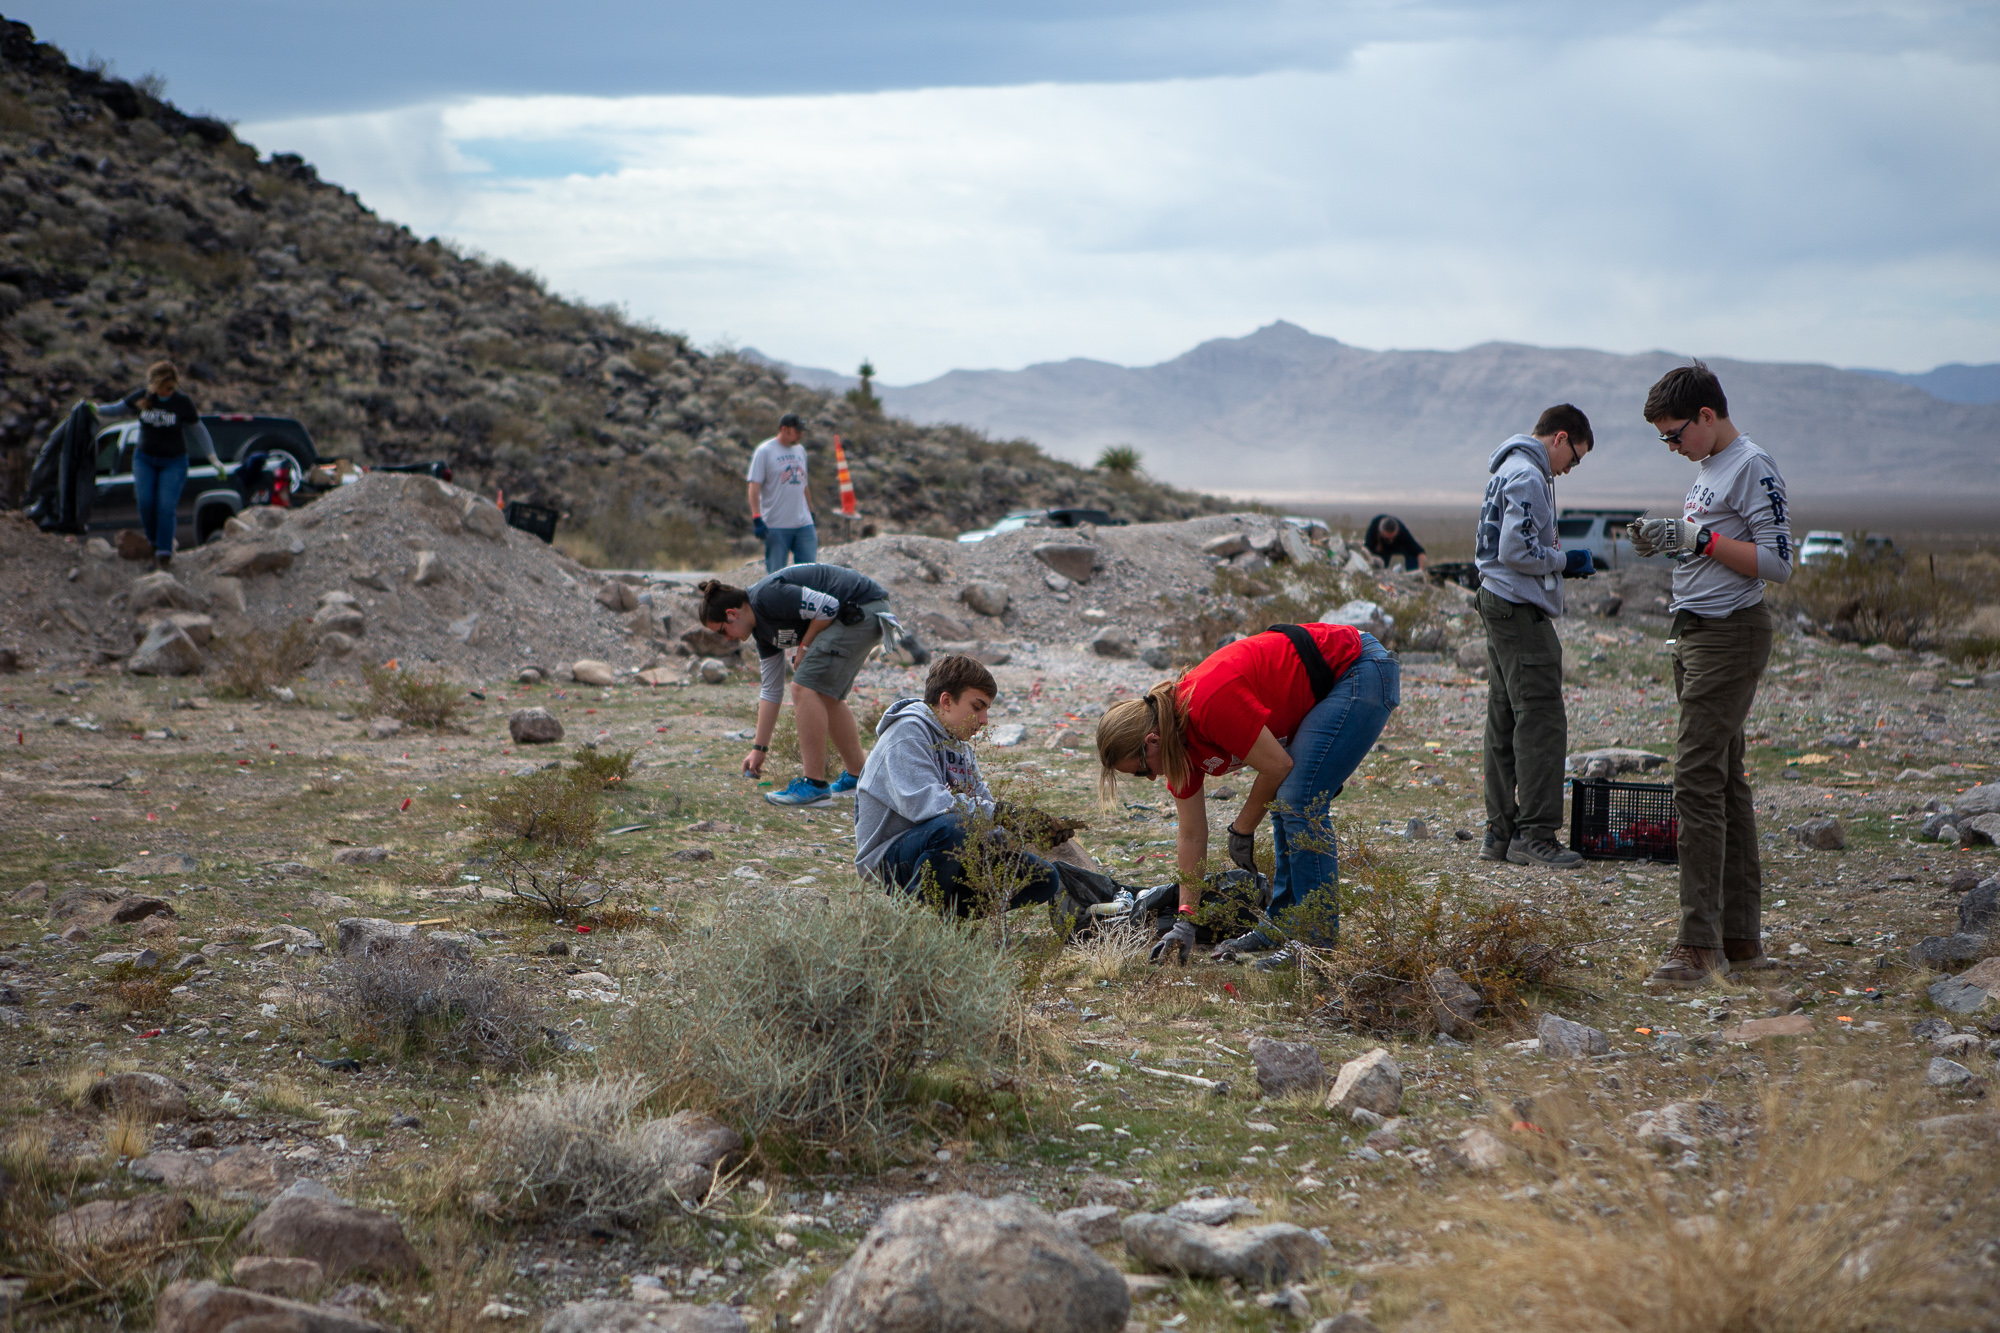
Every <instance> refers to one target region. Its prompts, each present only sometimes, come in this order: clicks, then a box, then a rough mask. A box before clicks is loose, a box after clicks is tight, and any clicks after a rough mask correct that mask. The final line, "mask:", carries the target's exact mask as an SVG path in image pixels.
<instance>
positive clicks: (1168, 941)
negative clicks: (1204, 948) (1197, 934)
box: [1152, 913, 1194, 967]
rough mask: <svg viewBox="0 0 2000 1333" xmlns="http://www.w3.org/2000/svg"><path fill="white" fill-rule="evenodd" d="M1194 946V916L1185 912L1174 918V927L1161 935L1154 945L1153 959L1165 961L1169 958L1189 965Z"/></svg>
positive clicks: (1184, 965)
mask: <svg viewBox="0 0 2000 1333" xmlns="http://www.w3.org/2000/svg"><path fill="white" fill-rule="evenodd" d="M1193 948H1194V918H1193V917H1191V916H1188V915H1186V914H1185V913H1183V914H1182V915H1180V916H1178V917H1176V918H1175V919H1174V928H1173V929H1172V930H1170V931H1168V932H1167V933H1166V934H1164V935H1162V936H1160V939H1159V942H1158V943H1157V944H1155V945H1154V946H1153V953H1152V961H1153V962H1154V963H1164V962H1166V961H1167V960H1168V959H1169V958H1171V959H1173V961H1174V962H1176V963H1179V964H1180V965H1181V966H1182V967H1186V966H1187V960H1188V953H1189V951H1190V950H1192V949H1193Z"/></svg>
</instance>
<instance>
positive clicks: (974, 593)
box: [958, 581, 1007, 616]
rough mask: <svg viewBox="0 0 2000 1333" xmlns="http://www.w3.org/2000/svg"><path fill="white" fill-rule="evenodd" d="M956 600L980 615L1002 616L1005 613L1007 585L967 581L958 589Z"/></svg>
mask: <svg viewBox="0 0 2000 1333" xmlns="http://www.w3.org/2000/svg"><path fill="white" fill-rule="evenodd" d="M958 600H960V601H961V602H964V603H965V604H966V605H967V606H969V607H971V608H972V609H973V610H975V611H977V612H978V613H979V614H980V615H982V616H1003V615H1005V614H1007V585H1006V584H1004V583H993V582H986V581H981V582H977V583H968V584H966V585H965V586H964V587H963V588H960V589H959V590H958Z"/></svg>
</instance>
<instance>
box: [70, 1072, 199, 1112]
mask: <svg viewBox="0 0 2000 1333" xmlns="http://www.w3.org/2000/svg"><path fill="white" fill-rule="evenodd" d="M83 1098H84V1100H85V1101H86V1102H88V1103H89V1104H90V1105H91V1106H93V1107H95V1108H97V1109H98V1110H100V1111H115V1112H117V1113H119V1114H123V1115H134V1116H138V1117H140V1118H141V1119H144V1120H151V1121H162V1120H186V1119H189V1118H190V1117H192V1116H193V1115H194V1105H193V1103H192V1102H190V1101H189V1100H188V1094H187V1089H186V1088H183V1087H182V1086H181V1085H180V1084H178V1083H176V1082H174V1081H173V1080H172V1079H170V1078H167V1077H165V1076H164V1075H161V1074H149V1073H145V1072H142V1071H138V1070H133V1071H129V1072H127V1073H123V1074H107V1075H106V1076H105V1077H103V1078H101V1079H98V1080H97V1082H95V1083H93V1084H91V1085H90V1090H89V1091H87V1092H85V1093H84V1094H83Z"/></svg>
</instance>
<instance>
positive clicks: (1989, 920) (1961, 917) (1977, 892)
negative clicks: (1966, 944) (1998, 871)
mask: <svg viewBox="0 0 2000 1333" xmlns="http://www.w3.org/2000/svg"><path fill="white" fill-rule="evenodd" d="M1996 925H2000V877H1995V878H1993V879H1989V880H1983V881H1981V882H1980V883H1977V884H1974V885H1973V886H1972V888H1971V889H1969V890H1966V891H1965V901H1964V902H1961V903H1960V904H1959V905H1958V928H1959V929H1960V930H1961V931H1965V932H1968V933H1972V934H1980V935H1984V934H1988V933H1990V932H1991V931H1992V930H1993V928H1994V927H1995V926H1996Z"/></svg>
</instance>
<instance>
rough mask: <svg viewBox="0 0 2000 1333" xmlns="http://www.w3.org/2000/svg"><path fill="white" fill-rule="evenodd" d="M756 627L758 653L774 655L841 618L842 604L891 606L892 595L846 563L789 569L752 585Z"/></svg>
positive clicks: (754, 634)
mask: <svg viewBox="0 0 2000 1333" xmlns="http://www.w3.org/2000/svg"><path fill="white" fill-rule="evenodd" d="M749 593H750V609H751V610H752V611H753V612H755V613H756V616H757V624H756V626H755V627H754V628H753V629H751V631H750V637H752V638H753V639H755V640H757V655H758V656H759V657H773V656H776V655H777V654H778V653H781V652H783V651H784V650H785V649H787V648H791V647H794V646H796V645H797V643H798V641H799V639H800V638H801V637H802V636H803V635H804V634H805V632H806V627H807V626H809V625H811V624H812V622H813V621H815V620H838V619H839V618H840V609H841V608H842V607H843V606H855V607H858V606H865V605H866V604H867V603H869V602H886V601H888V600H889V592H888V590H887V589H886V588H884V587H883V586H882V585H881V584H879V583H877V582H876V581H875V580H874V579H871V578H869V577H868V576H867V575H866V574H859V573H856V572H855V571H854V570H851V569H848V568H846V567H845V566H842V565H787V566H786V567H785V568H783V569H781V570H779V571H778V572H777V573H775V574H766V575H765V576H764V577H763V578H761V579H758V580H757V581H756V582H755V583H753V584H751V585H750V587H749Z"/></svg>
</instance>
